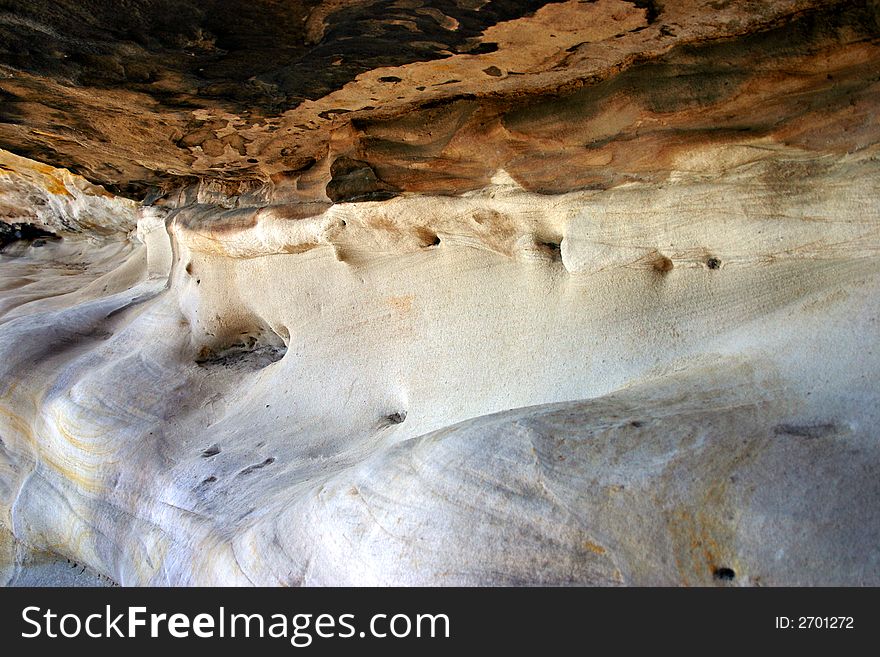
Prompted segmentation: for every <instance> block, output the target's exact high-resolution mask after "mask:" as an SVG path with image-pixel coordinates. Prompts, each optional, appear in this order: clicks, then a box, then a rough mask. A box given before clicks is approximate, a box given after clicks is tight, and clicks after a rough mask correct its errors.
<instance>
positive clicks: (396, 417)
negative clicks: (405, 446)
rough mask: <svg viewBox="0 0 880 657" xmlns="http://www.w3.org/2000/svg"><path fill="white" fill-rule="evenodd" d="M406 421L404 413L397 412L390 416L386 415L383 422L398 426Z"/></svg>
mask: <svg viewBox="0 0 880 657" xmlns="http://www.w3.org/2000/svg"><path fill="white" fill-rule="evenodd" d="M405 419H406V411H399V412H397V413H392V414H391V415H386V416H385V420H386V421H387V422H388V424H400V423H401V422H403V421H404V420H405Z"/></svg>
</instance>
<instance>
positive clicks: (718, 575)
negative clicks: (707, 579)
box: [712, 566, 736, 582]
mask: <svg viewBox="0 0 880 657" xmlns="http://www.w3.org/2000/svg"><path fill="white" fill-rule="evenodd" d="M712 577H714V578H715V579H717V580H719V581H722V582H729V581H731V580H732V579H734V578H735V577H736V573H735V572H734V570H733V568H727V567H726V566H720V567H718V568H716V569H715V570H713V571H712Z"/></svg>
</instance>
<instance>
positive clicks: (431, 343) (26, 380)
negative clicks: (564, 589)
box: [0, 0, 880, 586]
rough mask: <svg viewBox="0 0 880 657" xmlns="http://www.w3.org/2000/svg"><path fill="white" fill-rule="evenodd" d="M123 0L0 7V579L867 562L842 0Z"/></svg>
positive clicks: (743, 573) (872, 35)
mask: <svg viewBox="0 0 880 657" xmlns="http://www.w3.org/2000/svg"><path fill="white" fill-rule="evenodd" d="M130 4H131V7H132V9H131V12H130V14H129V15H126V16H121V15H120V14H119V12H118V11H116V4H115V3H110V2H103V1H97V2H90V3H88V4H87V5H83V4H82V3H58V2H52V3H49V2H42V1H29V2H16V3H14V5H11V6H9V7H5V6H4V9H3V12H4V13H0V34H2V36H3V37H4V38H3V39H0V43H4V44H7V45H4V46H3V47H4V48H5V50H0V57H2V64H0V90H2V92H3V98H4V102H3V105H2V111H0V146H3V147H4V148H6V149H7V151H2V152H0V221H2V223H0V228H2V231H0V238H2V242H0V246H2V250H0V549H2V554H3V557H2V559H0V579H3V580H4V581H6V582H10V583H45V582H50V581H55V582H59V583H65V584H68V583H76V582H83V583H91V584H98V583H106V582H107V581H108V580H109V581H112V582H116V583H120V584H123V585H130V584H149V585H166V584H173V585H178V584H198V585H202V584H235V585H238V584H241V585H246V584H271V585H334V584H355V585H362V584H371V585H372V584H379V585H381V584H413V585H419V584H427V585H456V584H459V585H460V584H464V585H479V584H515V585H516V584H588V585H756V586H758V585H793V584H803V585H835V584H837V585H840V584H846V585H864V584H871V585H877V584H880V548H878V546H880V442H878V433H877V429H876V427H877V426H880V411H878V409H880V404H878V402H880V374H878V372H880V353H878V352H877V348H876V345H877V344H878V337H880V336H878V333H880V326H878V311H880V304H878V299H880V268H878V264H880V215H878V203H877V199H878V197H880V162H878V152H880V147H878V144H880V132H878V124H877V121H876V116H877V112H878V110H880V107H878V105H880V94H878V91H880V87H878V84H880V83H878V77H877V71H878V70H880V69H878V67H880V39H878V37H880V22H878V21H880V8H878V4H877V3H875V2H858V1H855V2H830V3H829V2H809V1H776V2H766V3H732V2H701V1H697V0H679V1H673V0H669V1H667V2H663V3H653V2H625V1H623V0H597V1H596V2H575V1H574V0H570V1H568V2H559V3H543V2H535V3H513V2H495V1H489V2H486V1H483V0H478V1H471V0H456V1H454V2H453V1H451V0H450V1H449V2H431V3H428V2H421V1H420V0H415V1H412V2H411V1H409V0H397V1H395V2H385V1H384V0H380V1H378V2H363V1H358V0H349V1H346V0H341V1H340V0H324V1H320V0H315V1H314V2H301V3H275V2H253V3H246V4H247V8H246V9H242V7H243V6H244V4H242V3H234V2H219V1H218V2H208V3H191V2H175V3H168V2H148V1H143V2H134V3H130ZM172 5H173V8H171V9H170V7H171V6H172ZM172 10H173V13H174V14H175V15H176V16H177V18H176V19H175V21H174V22H173V24H170V23H169V22H168V19H167V16H168V15H169V12H170V11H172ZM231 15H235V16H236V20H235V21H230V20H229V17H230V16H231ZM72 16H73V17H76V18H77V20H75V21H72V20H70V19H71V17H72ZM392 45H393V46H394V47H392ZM13 153H15V154H13ZM55 167H67V168H68V169H70V171H68V170H66V169H61V168H55ZM71 171H74V172H75V173H71ZM77 174H79V175H77ZM99 185H103V187H102V186H99ZM108 190H110V191H108ZM111 192H112V193H111ZM132 199H134V200H132ZM2 527H5V528H6V533H3V530H2ZM47 553H48V554H55V555H59V556H58V560H57V561H52V560H51V558H49V560H48V561H47V557H46V556H45V554H47ZM34 555H38V556H34ZM39 555H42V556H39ZM68 560H69V561H70V563H76V564H78V568H81V567H83V566H86V567H88V568H89V569H90V570H88V571H84V573H89V572H91V573H94V574H93V575H92V576H91V578H90V577H88V576H86V575H85V574H83V575H82V577H80V578H79V579H78V580H71V579H70V578H68V577H66V576H62V574H63V572H64V568H65V567H67V566H68V563H67V562H68ZM47 563H48V564H49V565H45V564H47ZM41 564H43V565H41ZM53 564H54V565H53ZM77 572H79V570H77ZM102 578H105V579H102Z"/></svg>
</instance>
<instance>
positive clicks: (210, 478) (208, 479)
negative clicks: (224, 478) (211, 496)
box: [202, 475, 217, 484]
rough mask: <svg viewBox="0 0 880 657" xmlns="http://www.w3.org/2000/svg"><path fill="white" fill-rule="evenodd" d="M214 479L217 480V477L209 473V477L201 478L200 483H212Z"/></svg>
mask: <svg viewBox="0 0 880 657" xmlns="http://www.w3.org/2000/svg"><path fill="white" fill-rule="evenodd" d="M215 481H217V477H215V476H214V475H211V476H210V477H207V478H206V479H204V480H202V483H203V484H213V483H214V482H215Z"/></svg>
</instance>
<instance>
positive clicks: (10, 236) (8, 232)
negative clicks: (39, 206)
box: [0, 221, 61, 249]
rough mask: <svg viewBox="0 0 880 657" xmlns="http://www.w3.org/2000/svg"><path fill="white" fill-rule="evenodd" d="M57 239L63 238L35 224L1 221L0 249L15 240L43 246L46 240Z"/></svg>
mask: <svg viewBox="0 0 880 657" xmlns="http://www.w3.org/2000/svg"><path fill="white" fill-rule="evenodd" d="M57 239H61V238H60V237H58V235H56V234H55V233H52V232H49V231H48V230H45V229H43V228H40V227H39V226H34V225H33V224H25V223H13V224H8V223H6V222H5V221H0V249H4V248H6V247H7V246H8V245H10V244H12V243H13V242H31V243H32V246H43V245H44V244H45V243H46V240H57Z"/></svg>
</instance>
